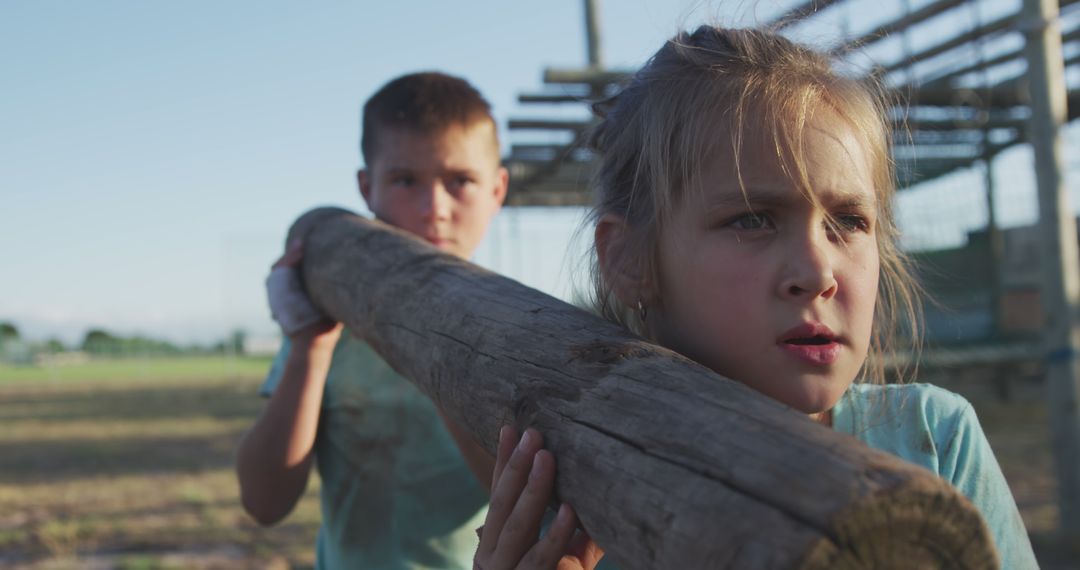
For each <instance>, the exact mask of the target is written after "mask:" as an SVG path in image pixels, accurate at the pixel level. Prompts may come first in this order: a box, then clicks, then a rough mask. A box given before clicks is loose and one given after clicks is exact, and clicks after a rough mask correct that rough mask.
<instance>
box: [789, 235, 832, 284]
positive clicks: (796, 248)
mask: <svg viewBox="0 0 1080 570" xmlns="http://www.w3.org/2000/svg"><path fill="white" fill-rule="evenodd" d="M821 239H825V240H826V242H827V238H825V237H822V238H821ZM799 242H800V243H798V244H794V245H793V247H792V248H791V251H790V252H789V255H788V257H787V263H786V264H785V267H784V274H783V276H782V277H781V279H780V291H779V293H780V295H781V296H783V297H787V298H807V299H813V298H816V297H824V298H826V299H829V298H832V297H833V295H835V294H836V290H837V282H836V276H835V275H834V273H833V263H832V259H831V258H830V256H831V252H830V251H829V248H828V245H826V244H822V243H820V241H819V240H818V239H815V238H810V239H805V240H799Z"/></svg>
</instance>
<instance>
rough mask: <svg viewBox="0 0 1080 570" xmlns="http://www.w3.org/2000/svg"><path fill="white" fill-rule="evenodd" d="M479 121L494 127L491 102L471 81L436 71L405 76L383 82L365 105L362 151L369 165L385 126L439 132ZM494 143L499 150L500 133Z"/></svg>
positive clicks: (423, 131)
mask: <svg viewBox="0 0 1080 570" xmlns="http://www.w3.org/2000/svg"><path fill="white" fill-rule="evenodd" d="M480 121H490V122H491V124H492V126H493V127H494V126H495V119H494V117H492V115H491V105H490V104H489V103H488V102H487V100H486V99H484V97H483V96H482V95H480V92H479V91H477V90H476V88H475V87H473V86H472V85H470V84H469V82H468V81H465V80H464V79H461V78H460V77H454V76H452V75H447V74H445V73H441V72H437V71H426V72H420V73H410V74H408V75H402V76H401V77H398V78H397V79H394V80H392V81H390V82H389V83H387V84H386V85H383V87H382V88H381V89H379V90H378V91H377V92H376V93H375V94H374V95H372V96H371V98H370V99H368V100H367V103H365V104H364V115H363V124H362V127H361V134H360V152H361V153H362V154H363V156H364V163H365V164H367V165H368V166H370V165H371V163H372V161H373V160H374V159H375V154H376V152H377V150H378V148H379V132H380V131H381V130H383V129H386V128H405V129H409V130H412V131H416V132H419V133H437V132H441V131H443V130H445V129H447V128H449V127H451V126H454V125H461V126H471V125H473V124H475V123H477V122H480ZM495 131H497V129H492V132H495ZM492 142H493V144H494V148H495V152H496V153H498V148H499V140H498V134H497V133H496V134H495V135H494V136H493V140H492Z"/></svg>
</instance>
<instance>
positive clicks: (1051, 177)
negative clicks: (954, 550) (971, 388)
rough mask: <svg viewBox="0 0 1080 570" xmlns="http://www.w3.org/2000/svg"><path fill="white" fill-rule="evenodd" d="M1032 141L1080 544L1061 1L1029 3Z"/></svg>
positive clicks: (1062, 466)
mask: <svg viewBox="0 0 1080 570" xmlns="http://www.w3.org/2000/svg"><path fill="white" fill-rule="evenodd" d="M1022 16H1023V19H1022V20H1021V22H1020V24H1021V29H1022V30H1023V31H1024V33H1025V35H1026V46H1025V48H1024V50H1025V55H1026V56H1027V60H1028V71H1027V79H1028V82H1029V88H1030V90H1031V134H1030V140H1031V144H1032V147H1034V150H1035V176H1036V180H1037V182H1038V191H1039V226H1040V227H1041V228H1042V239H1043V250H1042V251H1043V258H1042V263H1043V267H1044V269H1043V285H1042V294H1041V296H1042V299H1043V307H1044V310H1045V314H1046V348H1047V353H1046V381H1047V382H1046V383H1047V405H1048V408H1049V413H1050V422H1051V427H1052V429H1053V442H1054V452H1055V453H1054V454H1055V457H1056V460H1057V472H1058V493H1059V501H1060V506H1061V530H1062V532H1063V535H1064V536H1065V537H1072V536H1080V406H1078V394H1080V382H1078V379H1080V323H1078V319H1077V315H1076V309H1077V306H1078V300H1080V274H1078V273H1080V268H1078V265H1080V259H1078V257H1080V254H1078V251H1077V236H1076V221H1075V219H1074V218H1073V215H1072V210H1070V208H1069V204H1068V199H1067V198H1068V195H1067V193H1066V188H1065V177H1064V173H1065V161H1064V150H1063V143H1064V140H1063V137H1062V135H1061V128H1062V125H1063V124H1064V123H1065V120H1066V113H1067V109H1066V92H1065V79H1064V65H1063V63H1062V62H1063V57H1062V51H1061V29H1060V22H1059V20H1058V3H1057V0H1024V4H1023V8H1022Z"/></svg>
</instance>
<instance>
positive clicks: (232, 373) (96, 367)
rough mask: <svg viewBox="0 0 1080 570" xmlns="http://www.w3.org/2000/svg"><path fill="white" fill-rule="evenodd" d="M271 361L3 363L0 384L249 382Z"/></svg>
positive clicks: (182, 359) (177, 359) (211, 358)
mask: <svg viewBox="0 0 1080 570" xmlns="http://www.w3.org/2000/svg"><path fill="white" fill-rule="evenodd" d="M270 361H271V359H270V358H269V357H265V358H255V357H229V356H224V357H223V356H190V357H172V358H123V359H104V360H92V361H90V362H85V363H80V364H76V365H55V366H11V365H5V364H2V363H0V384H10V383H21V382H34V383H36V384H40V383H42V382H88V381H89V382H109V383H117V382H119V383H125V382H138V381H147V382H158V381H162V380H195V379H203V380H205V379H221V378H227V377H238V378H250V377H259V376H262V375H265V374H266V370H267V369H268V368H269V366H270Z"/></svg>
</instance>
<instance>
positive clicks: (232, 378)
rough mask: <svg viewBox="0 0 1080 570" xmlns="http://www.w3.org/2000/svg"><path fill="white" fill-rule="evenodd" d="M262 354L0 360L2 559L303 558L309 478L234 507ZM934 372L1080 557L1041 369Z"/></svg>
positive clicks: (1043, 553)
mask: <svg viewBox="0 0 1080 570" xmlns="http://www.w3.org/2000/svg"><path fill="white" fill-rule="evenodd" d="M265 364H266V363H265V362H255V363H250V365H248V366H240V367H237V366H232V367H228V368H225V369H219V368H213V367H211V368H210V369H209V370H206V369H198V367H195V368H191V369H190V370H189V369H185V368H183V366H184V365H182V364H181V365H178V366H179V368H177V366H172V367H166V368H168V370H166V369H165V368H162V367H163V366H165V365H160V366H159V365H157V364H152V365H143V366H142V367H141V369H139V370H136V371H135V372H132V371H131V370H126V371H117V372H115V373H113V372H111V371H109V370H107V369H106V370H95V371H92V373H91V372H87V373H85V374H84V375H83V376H84V377H80V375H79V373H78V371H66V372H65V373H64V374H59V375H58V374H57V373H56V372H55V371H53V372H52V373H50V374H47V375H45V376H44V377H35V376H34V375H33V374H29V375H27V374H16V373H13V372H12V371H11V370H10V369H9V370H5V369H0V568H12V569H35V570H41V569H65V568H80V569H83V568H89V569H129V570H135V569H146V570H149V569H165V568H169V569H180V568H196V569H212V568H230V569H232V568H241V569H242V568H308V567H310V566H311V564H312V562H313V553H312V545H313V544H314V539H315V533H316V530H317V527H318V500H317V489H316V488H317V485H318V481H317V480H313V482H312V485H311V488H310V489H309V490H308V493H307V494H306V495H305V497H304V498H303V499H302V501H301V503H300V504H299V506H298V508H297V510H296V511H295V512H294V513H293V514H292V515H291V516H290V517H289V518H288V519H287V522H286V523H285V524H283V525H281V526H278V527H275V528H272V529H263V528H260V527H258V526H256V525H254V524H253V523H252V522H251V521H250V520H249V519H248V518H247V517H246V516H245V515H244V513H243V512H242V511H241V510H240V508H239V506H238V498H237V497H238V493H237V487H236V483H235V479H234V477H233V475H232V454H233V449H234V446H235V444H236V441H237V439H238V438H239V436H240V434H241V433H242V432H243V430H244V429H246V427H247V426H248V425H250V422H251V421H252V420H253V418H254V417H255V415H256V414H257V413H258V410H259V409H260V408H261V406H262V402H261V401H260V398H258V397H257V396H255V393H256V389H257V386H258V384H259V382H260V380H259V377H260V375H261V374H262V372H263V371H264V370H265ZM185 370H187V371H185ZM39 376H40V375H39ZM936 381H937V383H939V384H943V385H945V386H946V387H949V388H951V389H954V390H956V391H958V392H960V393H962V394H964V395H966V396H967V397H968V398H969V399H970V400H971V401H972V402H973V403H974V404H975V407H976V409H977V411H978V413H979V415H980V418H981V420H982V422H983V424H984V427H985V429H986V432H987V434H988V437H989V439H990V441H991V444H992V445H993V446H994V449H995V452H996V453H997V455H998V458H999V460H1000V462H1001V464H1002V466H1003V469H1004V471H1005V475H1006V477H1007V478H1008V480H1009V483H1010V485H1011V487H1012V489H1013V492H1014V494H1015V495H1016V499H1017V502H1018V504H1019V505H1020V509H1021V512H1022V514H1023V517H1024V520H1025V522H1026V523H1027V525H1028V528H1029V530H1030V532H1031V534H1032V538H1033V541H1034V543H1035V545H1036V548H1037V551H1038V554H1039V557H1040V561H1041V563H1042V564H1043V566H1044V568H1047V569H1050V570H1055V569H1068V568H1074V569H1075V568H1080V551H1078V545H1069V544H1067V541H1063V540H1061V539H1060V538H1058V537H1057V536H1056V534H1055V528H1056V525H1057V516H1058V513H1057V507H1056V505H1055V496H1054V493H1055V480H1054V475H1053V455H1052V452H1051V449H1050V444H1049V441H1050V439H1049V429H1048V424H1047V418H1046V412H1045V406H1044V405H1043V400H1042V389H1041V386H1040V385H1039V383H1038V381H1037V380H1034V379H1019V380H1016V381H1014V382H1011V383H1010V386H1009V399H1008V400H1002V399H1001V397H1000V391H999V390H997V389H995V388H993V387H992V386H989V385H988V384H987V382H986V381H985V379H984V378H982V377H981V376H980V375H977V374H976V375H962V374H959V375H958V374H944V375H939V377H938V378H936Z"/></svg>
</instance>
